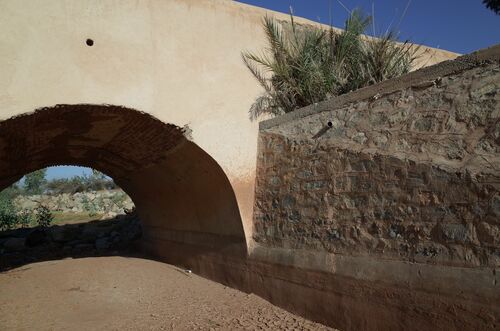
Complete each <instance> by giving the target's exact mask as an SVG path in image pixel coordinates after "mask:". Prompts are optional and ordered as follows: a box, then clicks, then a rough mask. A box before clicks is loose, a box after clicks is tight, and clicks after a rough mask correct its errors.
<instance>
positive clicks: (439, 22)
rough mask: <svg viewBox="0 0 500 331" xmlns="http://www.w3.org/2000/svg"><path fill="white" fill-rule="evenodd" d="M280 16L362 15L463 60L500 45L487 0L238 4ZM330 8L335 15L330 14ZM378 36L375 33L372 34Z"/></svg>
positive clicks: (61, 172) (499, 27)
mask: <svg viewBox="0 0 500 331" xmlns="http://www.w3.org/2000/svg"><path fill="white" fill-rule="evenodd" d="M237 1H238V2H242V3H247V4H251V5H254V6H258V7H263V8H267V9H271V10H275V11H279V12H284V13H289V8H290V6H291V7H292V8H293V12H294V15H296V16H300V17H305V18H308V19H310V20H314V21H318V22H321V23H324V24H330V12H331V13H332V22H333V25H334V26H336V27H342V26H343V25H344V22H345V20H346V18H347V16H348V13H349V11H352V10H353V9H354V8H360V9H362V10H363V11H364V12H365V13H366V14H370V15H371V14H372V13H373V14H374V15H373V16H374V17H375V31H376V32H377V33H380V32H384V31H386V30H387V28H389V27H392V28H393V29H395V30H396V31H398V32H399V33H400V39H401V40H403V41H404V40H411V41H412V42H415V43H418V44H424V45H427V46H431V47H436V48H440V49H445V50H449V51H453V52H457V53H461V54H466V53H470V52H472V51H475V50H478V49H481V48H485V47H488V46H492V45H494V44H498V43H500V15H495V13H493V12H492V11H490V10H488V9H487V8H486V7H485V6H484V5H483V4H482V0H433V1H431V0H237ZM330 8H331V10H330ZM367 33H368V34H373V29H372V28H370V29H369V31H367ZM82 173H85V174H90V173H91V170H90V169H88V168H82V167H69V166H62V167H52V168H49V169H48V172H47V177H48V178H49V179H52V178H61V177H71V176H75V175H81V174H82Z"/></svg>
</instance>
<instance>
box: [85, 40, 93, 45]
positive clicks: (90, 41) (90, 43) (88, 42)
mask: <svg viewBox="0 0 500 331" xmlns="http://www.w3.org/2000/svg"><path fill="white" fill-rule="evenodd" d="M85 43H86V44H87V46H93V45H94V41H93V40H92V39H87V41H86V42H85Z"/></svg>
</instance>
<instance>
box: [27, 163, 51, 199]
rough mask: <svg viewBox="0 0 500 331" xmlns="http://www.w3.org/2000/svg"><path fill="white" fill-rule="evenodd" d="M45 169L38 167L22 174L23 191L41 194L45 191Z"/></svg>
mask: <svg viewBox="0 0 500 331" xmlns="http://www.w3.org/2000/svg"><path fill="white" fill-rule="evenodd" d="M46 174H47V169H40V170H37V171H33V172H32V173H29V174H27V175H26V176H24V192H25V193H26V194H31V195H35V194H42V193H43V192H44V191H45V185H46V184H47V180H46V179H45V175H46Z"/></svg>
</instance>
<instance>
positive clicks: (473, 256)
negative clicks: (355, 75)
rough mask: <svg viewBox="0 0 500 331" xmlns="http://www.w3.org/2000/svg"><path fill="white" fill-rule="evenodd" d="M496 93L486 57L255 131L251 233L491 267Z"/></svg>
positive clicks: (301, 245)
mask: <svg viewBox="0 0 500 331" xmlns="http://www.w3.org/2000/svg"><path fill="white" fill-rule="evenodd" d="M498 91H500V68H499V65H498V63H495V62H490V63H487V64H484V65H481V66H477V67H475V68H472V69H469V70H466V71H464V72H461V73H459V74H455V75H450V76H447V77H442V78H440V79H439V81H436V82H433V83H432V82H431V84H428V85H426V86H425V87H420V86H419V87H412V88H406V89H402V90H400V91H396V92H393V93H389V94H386V95H380V96H378V97H377V98H376V99H370V100H361V101H357V102H354V103H351V104H347V105H343V106H342V107H341V108H338V109H334V108H332V109H331V110H330V111H328V110H327V111H323V112H321V113H317V114H313V115H310V116H308V117H307V120H306V119H303V120H296V121H289V122H283V123H279V124H278V125H275V126H271V127H269V128H266V129H265V130H261V135H260V141H259V146H260V147H259V148H260V149H259V155H258V177H257V190H256V203H255V209H256V211H255V218H254V223H255V232H254V239H255V240H256V241H257V242H258V243H260V244H264V245H266V246H268V247H282V248H295V249H308V250H316V251H327V252H329V253H338V254H342V255H353V256H359V255H362V256H363V255H366V256H379V257H382V258H384V259H395V260H403V261H413V262H423V263H432V264H448V265H457V266H492V267H495V266H498V258H497V255H498V254H497V253H496V252H497V251H498V243H499V242H500V239H499V231H498V226H499V220H500V195H499V190H500V173H499V171H498V169H500V153H499V152H500V144H499V143H500V139H499V137H500V129H499V124H498V123H499V118H500V106H499V101H500V94H499V93H498ZM327 122H331V123H332V129H329V130H326V131H324V130H323V128H324V127H325V126H326V124H327ZM340 128H342V130H339V129H340ZM322 130H323V131H324V133H323V134H322V135H320V136H318V132H322Z"/></svg>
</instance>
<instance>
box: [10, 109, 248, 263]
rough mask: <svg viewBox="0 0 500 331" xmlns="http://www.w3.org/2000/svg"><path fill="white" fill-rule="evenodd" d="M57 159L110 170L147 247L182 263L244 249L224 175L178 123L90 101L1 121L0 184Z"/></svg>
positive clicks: (58, 162) (241, 252)
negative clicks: (131, 203) (130, 204)
mask: <svg viewBox="0 0 500 331" xmlns="http://www.w3.org/2000/svg"><path fill="white" fill-rule="evenodd" d="M56 165H76V166H85V167H90V168H93V169H96V170H98V171H100V172H103V173H105V174H107V175H109V176H110V177H112V178H113V179H114V181H115V182H116V183H117V185H119V186H120V187H121V188H122V189H123V190H124V191H125V192H126V193H127V194H128V195H129V196H130V198H131V199H132V200H133V201H134V204H135V206H136V209H137V213H138V215H139V218H140V220H141V222H142V225H143V233H142V240H141V247H142V248H143V249H144V250H145V251H146V252H148V253H152V254H154V255H156V256H159V257H161V258H163V259H165V260H167V261H168V262H171V263H177V264H184V265H188V264H190V263H192V264H196V263H197V262H196V259H199V258H203V256H205V255H206V254H207V252H214V251H215V252H217V253H221V252H227V253H228V254H230V255H233V256H234V255H235V254H236V255H238V256H243V255H245V254H246V242H245V235H244V232H243V226H242V221H241V217H240V213H239V209H238V205H237V201H236V197H235V194H234V192H233V189H232V187H231V184H230V183H229V180H228V179H227V177H226V175H225V174H224V171H223V170H222V169H221V168H220V166H219V165H218V164H217V162H216V161H215V160H214V159H212V158H211V157H210V156H209V155H208V154H207V153H206V152H205V151H203V150H202V149H201V148H200V147H198V146H197V145H196V144H195V143H193V142H191V141H189V140H188V139H186V138H185V136H184V134H183V131H182V129H181V128H179V127H177V126H175V125H171V124H165V123H163V122H161V121H159V120H158V119H156V118H154V117H152V116H150V115H148V114H145V113H142V112H139V111H136V110H133V109H130V108H125V107H121V106H112V105H88V104H77V105H56V106H54V107H48V108H41V109H38V110H36V111H34V112H33V113H29V114H24V115H21V116H17V117H14V118H11V119H7V120H4V121H1V122H0V190H2V189H4V188H6V187H8V186H9V185H11V184H12V183H14V182H16V181H18V180H19V179H20V178H21V177H22V176H23V175H24V174H26V173H30V172H32V171H35V170H37V169H41V168H45V167H49V166H56ZM188 266H189V265H188ZM193 268H194V267H193ZM194 269H195V268H194Z"/></svg>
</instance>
